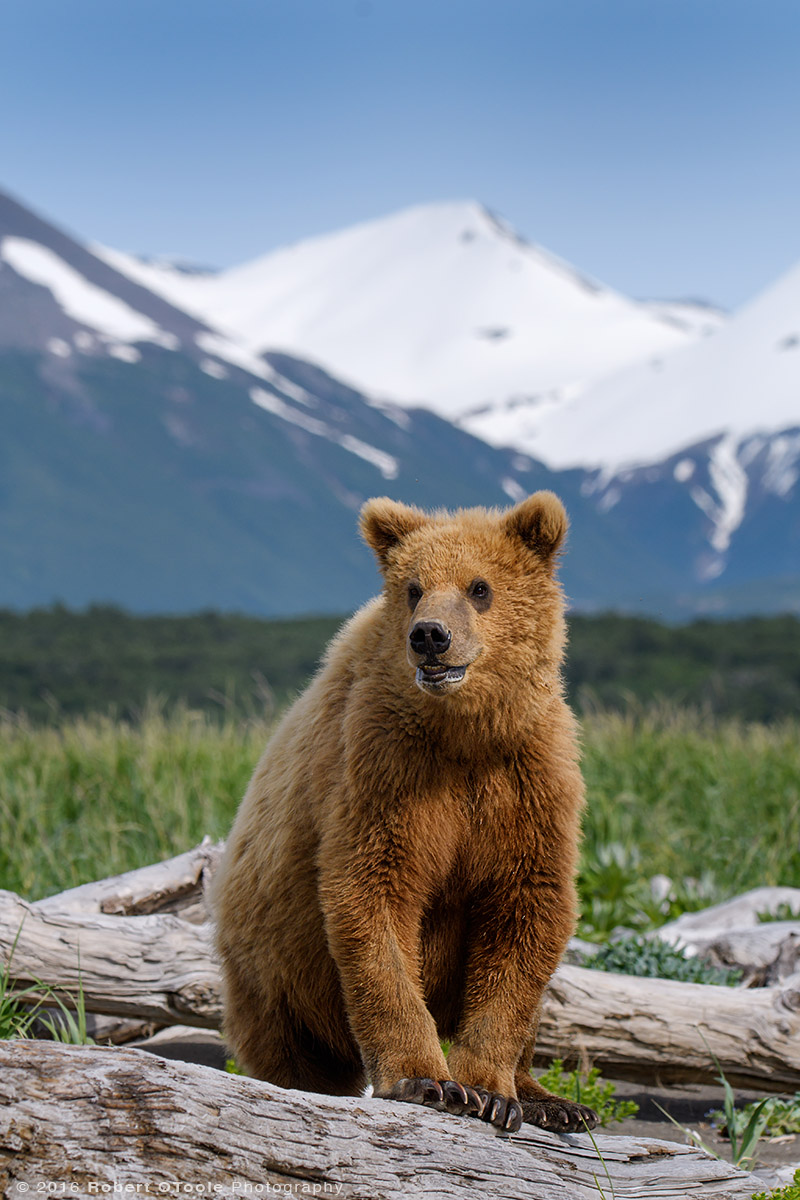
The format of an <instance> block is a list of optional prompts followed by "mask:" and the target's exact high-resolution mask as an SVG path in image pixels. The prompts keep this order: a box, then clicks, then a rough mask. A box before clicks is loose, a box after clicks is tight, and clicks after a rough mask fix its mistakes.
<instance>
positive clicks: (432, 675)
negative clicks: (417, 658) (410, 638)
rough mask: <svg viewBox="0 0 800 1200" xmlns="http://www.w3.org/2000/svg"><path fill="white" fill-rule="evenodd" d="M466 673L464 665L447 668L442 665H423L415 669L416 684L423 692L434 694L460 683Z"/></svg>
mask: <svg viewBox="0 0 800 1200" xmlns="http://www.w3.org/2000/svg"><path fill="white" fill-rule="evenodd" d="M466 673H467V667H466V664H465V665H464V666H463V667H447V666H445V665H444V663H423V665H422V666H421V667H417V674H416V683H417V687H420V688H422V689H423V691H426V692H428V691H430V692H435V691H437V690H439V689H440V688H445V687H448V686H450V685H452V684H454V683H461V681H462V679H463V678H464V676H465V675H466Z"/></svg>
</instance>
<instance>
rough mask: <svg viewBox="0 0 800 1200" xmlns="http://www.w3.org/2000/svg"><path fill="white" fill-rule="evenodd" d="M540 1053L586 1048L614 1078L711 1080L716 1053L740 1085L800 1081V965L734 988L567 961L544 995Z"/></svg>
mask: <svg viewBox="0 0 800 1200" xmlns="http://www.w3.org/2000/svg"><path fill="white" fill-rule="evenodd" d="M536 1047H537V1055H538V1057H539V1059H541V1060H542V1061H545V1060H547V1059H550V1058H553V1057H556V1056H558V1057H565V1058H567V1059H574V1058H575V1056H576V1054H578V1055H579V1054H580V1053H581V1052H582V1051H583V1052H585V1055H586V1056H587V1057H588V1058H589V1059H590V1060H591V1062H592V1063H593V1064H594V1065H596V1066H598V1067H599V1068H600V1070H601V1071H602V1072H603V1073H604V1074H606V1075H608V1076H610V1077H611V1078H612V1079H634V1080H640V1081H642V1082H644V1083H647V1082H650V1083H656V1082H658V1081H660V1082H663V1083H677V1082H689V1081H694V1082H712V1081H713V1080H714V1079H715V1077H716V1075H717V1067H716V1066H715V1065H714V1061H713V1058H712V1055H714V1056H715V1057H716V1058H717V1060H718V1061H719V1063H720V1065H721V1067H722V1069H723V1071H724V1072H725V1075H726V1076H727V1078H728V1080H729V1081H730V1083H731V1084H733V1085H734V1086H735V1087H752V1088H756V1089H757V1090H760V1091H775V1092H780V1091H786V1090H790V1091H794V1090H795V1089H796V1088H798V1087H800V975H793V976H791V977H790V978H789V979H787V980H785V981H784V982H783V983H782V984H781V985H780V986H778V987H774V988H744V989H743V988H728V987H716V986H711V985H709V984H701V983H677V982H675V981H673V980H668V979H642V978H638V977H636V976H632V975H614V974H612V973H610V972H605V971H589V970H587V969H585V968H582V967H571V966H566V965H565V966H562V967H560V968H559V969H558V971H557V972H556V973H555V975H554V976H553V979H552V980H551V982H550V985H549V986H548V989H547V991H546V993H545V997H544V1005H543V1013H542V1023H541V1026H540V1028H539V1036H538V1038H537V1041H536Z"/></svg>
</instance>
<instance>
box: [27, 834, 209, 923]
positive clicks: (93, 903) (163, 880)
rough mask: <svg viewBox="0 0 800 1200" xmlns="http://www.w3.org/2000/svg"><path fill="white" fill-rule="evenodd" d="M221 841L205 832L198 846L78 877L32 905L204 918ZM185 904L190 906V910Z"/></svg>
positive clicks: (52, 910)
mask: <svg viewBox="0 0 800 1200" xmlns="http://www.w3.org/2000/svg"><path fill="white" fill-rule="evenodd" d="M223 847H224V843H223V842H212V841H211V838H209V837H206V838H204V839H203V841H202V842H201V843H200V845H199V846H195V847H194V848H193V849H192V850H187V851H186V852H185V853H184V854H178V855H176V856H175V857H174V858H168V859H166V860H165V861H164V862H159V863H153V864H151V865H150V866H147V867H139V869H138V870H135V871H126V872H125V873H124V874H123V875H110V876H109V877H108V878H107V879H98V880H97V881H96V882H94V883H83V884H81V885H80V887H74V888H69V890H68V891H66V892H58V893H57V894H56V895H55V896H47V897H46V898H45V899H44V900H36V901H35V902H34V903H33V905H32V907H33V908H34V909H35V910H36V911H37V912H47V913H68V912H69V913H109V914H113V915H116V916H143V915H145V914H147V913H154V912H176V913H180V915H181V916H182V917H183V918H184V920H186V919H191V920H194V919H195V915H194V912H195V910H199V920H200V921H204V920H206V919H207V917H208V914H207V913H206V911H205V907H204V905H203V903H202V901H203V890H204V887H205V885H206V883H207V881H208V879H209V878H210V876H211V875H212V874H213V872H214V869H215V868H216V866H217V863H218V862H219V859H220V857H221V855H222V850H223ZM189 910H192V911H191V912H190V911H189Z"/></svg>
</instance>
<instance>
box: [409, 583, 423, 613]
mask: <svg viewBox="0 0 800 1200" xmlns="http://www.w3.org/2000/svg"><path fill="white" fill-rule="evenodd" d="M421 599H422V588H421V587H420V586H419V584H418V583H410V584H409V585H408V603H409V606H410V607H411V608H416V607H417V605H418V604H419V602H420V600H421Z"/></svg>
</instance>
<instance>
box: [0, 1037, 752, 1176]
mask: <svg viewBox="0 0 800 1200" xmlns="http://www.w3.org/2000/svg"><path fill="white" fill-rule="evenodd" d="M594 1141H595V1143H596V1147H597V1149H595V1145H593V1143H592V1140H591V1139H590V1138H589V1136H588V1135H586V1134H582V1135H575V1134H574V1135H570V1136H567V1135H563V1136H560V1137H559V1136H557V1135H556V1134H549V1133H545V1132H544V1131H542V1130H536V1129H533V1128H531V1127H529V1126H524V1127H523V1131H521V1132H520V1133H519V1134H513V1135H511V1136H508V1135H506V1136H502V1135H498V1134H497V1133H495V1131H494V1130H493V1129H492V1128H491V1127H487V1126H486V1125H483V1123H482V1122H479V1121H476V1120H468V1119H466V1118H463V1117H451V1116H448V1115H446V1114H440V1113H436V1112H432V1111H430V1110H427V1109H419V1108H413V1107H412V1106H410V1105H403V1104H393V1103H391V1102H389V1101H385V1100H384V1101H379V1100H372V1099H355V1100H354V1099H341V1098H336V1097H329V1096H312V1095H307V1094H305V1093H302V1092H295V1091H283V1090H281V1089H280V1088H277V1087H274V1086H272V1085H270V1084H264V1083H259V1082H257V1081H255V1080H251V1079H244V1078H240V1077H235V1076H230V1075H226V1074H224V1073H223V1072H218V1071H213V1070H211V1069H209V1068H207V1067H198V1066H193V1065H189V1064H185V1063H174V1062H168V1061H166V1060H164V1059H158V1058H155V1057H154V1056H151V1055H148V1054H145V1053H143V1052H142V1051H136V1050H127V1049H125V1050H120V1049H116V1048H114V1049H99V1048H88V1047H78V1046H57V1045H53V1044H49V1043H45V1042H28V1043H25V1042H16V1043H13V1042H6V1043H0V1192H2V1194H3V1195H5V1196H7V1197H9V1198H11V1200H20V1198H21V1197H25V1198H26V1200H30V1196H31V1194H45V1195H64V1196H79V1197H84V1196H87V1197H88V1196H97V1195H105V1194H117V1195H119V1194H122V1195H125V1194H129V1195H131V1194H138V1195H159V1194H161V1195H172V1196H175V1195H186V1194H191V1195H193V1196H197V1195H202V1196H213V1195H217V1196H234V1195H238V1196H243V1195H244V1196H247V1195H250V1196H269V1195H272V1194H276V1193H277V1194H287V1193H288V1194H291V1195H294V1196H322V1197H326V1196H341V1197H344V1198H345V1200H400V1198H401V1197H402V1198H403V1200H405V1198H406V1197H408V1196H410V1195H412V1196H427V1197H430V1198H431V1200H461V1198H463V1200H474V1198H475V1197H476V1196H480V1197H482V1198H483V1197H488V1198H491V1197H498V1198H500V1197H502V1200H597V1197H598V1195H599V1194H600V1193H599V1190H598V1186H597V1182H596V1181H598V1182H599V1186H600V1188H602V1189H603V1192H604V1193H605V1195H606V1196H611V1195H613V1194H615V1195H616V1196H617V1197H622V1196H624V1197H626V1200H653V1198H655V1197H665V1198H669V1197H674V1198H675V1200H687V1198H689V1197H695V1196H697V1197H703V1198H704V1200H734V1198H736V1197H749V1196H751V1195H752V1193H753V1191H754V1190H756V1184H757V1181H756V1180H755V1179H754V1178H753V1177H752V1176H750V1175H745V1174H744V1173H743V1172H741V1171H737V1170H736V1169H735V1168H734V1167H731V1166H730V1165H729V1164H728V1163H723V1162H719V1161H718V1160H716V1159H713V1158H710V1157H708V1156H707V1155H705V1154H703V1153H702V1152H700V1151H698V1150H696V1149H693V1148H691V1147H689V1146H680V1145H675V1144H672V1143H669V1142H659V1141H655V1140H653V1139H649V1138H642V1139H633V1138H622V1137H609V1136H603V1135H599V1136H596V1137H595V1139H594ZM598 1150H599V1152H600V1154H602V1161H600V1159H599V1158H598V1154H597V1151H598ZM608 1177H610V1179H611V1183H610V1184H609V1182H608ZM612 1187H613V1192H612ZM58 1189H60V1190H58Z"/></svg>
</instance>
